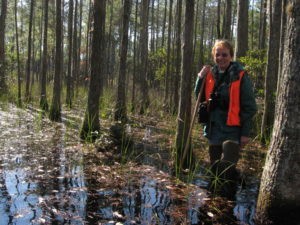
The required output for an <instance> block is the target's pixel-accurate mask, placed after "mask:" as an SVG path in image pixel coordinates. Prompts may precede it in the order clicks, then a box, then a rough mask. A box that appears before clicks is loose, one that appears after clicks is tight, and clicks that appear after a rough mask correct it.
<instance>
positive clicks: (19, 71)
mask: <svg viewBox="0 0 300 225" xmlns="http://www.w3.org/2000/svg"><path fill="white" fill-rule="evenodd" d="M17 3H18V2H17V0H15V7H14V11H15V30H16V48H17V49H16V54H17V67H18V101H17V105H18V107H22V94H21V93H22V91H21V87H22V80H21V62H20V47H19V32H18V7H17Z"/></svg>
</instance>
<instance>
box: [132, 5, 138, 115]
mask: <svg viewBox="0 0 300 225" xmlns="http://www.w3.org/2000/svg"><path fill="white" fill-rule="evenodd" d="M138 5H139V4H138V0H136V1H135V16H134V37H133V73H132V92H131V112H134V110H135V108H136V98H135V92H136V90H135V89H136V83H137V64H138V63H137V61H138V60H137V55H138V51H137V27H138V24H137V22H138Z"/></svg>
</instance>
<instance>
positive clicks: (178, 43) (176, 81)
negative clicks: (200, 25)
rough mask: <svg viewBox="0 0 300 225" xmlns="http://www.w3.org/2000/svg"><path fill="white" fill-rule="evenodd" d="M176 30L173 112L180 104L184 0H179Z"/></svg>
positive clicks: (176, 110) (173, 112)
mask: <svg viewBox="0 0 300 225" xmlns="http://www.w3.org/2000/svg"><path fill="white" fill-rule="evenodd" d="M176 15H177V16H176V31H175V38H176V40H175V42H176V58H175V61H176V64H175V77H174V89H173V90H174V108H173V109H172V114H175V113H177V112H178V104H179V92H178V90H179V86H180V72H181V20H182V0H178V1H177V12H176Z"/></svg>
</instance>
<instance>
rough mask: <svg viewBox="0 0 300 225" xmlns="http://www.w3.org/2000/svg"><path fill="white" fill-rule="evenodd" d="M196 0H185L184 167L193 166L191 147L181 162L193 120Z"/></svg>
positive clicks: (180, 141)
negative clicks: (192, 93) (193, 54)
mask: <svg viewBox="0 0 300 225" xmlns="http://www.w3.org/2000/svg"><path fill="white" fill-rule="evenodd" d="M194 4H195V3H194V0H190V1H185V20H184V34H183V57H182V74H181V83H180V102H179V111H178V119H177V133H176V151H177V155H176V165H177V166H178V165H180V164H182V166H183V167H184V168H189V167H190V166H192V162H191V160H190V159H191V153H192V150H191V148H189V153H188V154H187V155H188V157H186V160H185V161H184V162H183V163H181V160H182V156H183V150H184V148H185V145H186V143H187V140H188V138H190V137H188V133H189V128H190V122H191V90H192V73H193V69H192V62H193V58H192V53H193V26H194Z"/></svg>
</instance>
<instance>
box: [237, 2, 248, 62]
mask: <svg viewBox="0 0 300 225" xmlns="http://www.w3.org/2000/svg"><path fill="white" fill-rule="evenodd" d="M248 8H249V0H238V7H237V14H238V15H237V37H236V45H235V59H237V60H238V58H240V57H242V56H246V52H247V50H248V23H249V22H248Z"/></svg>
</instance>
